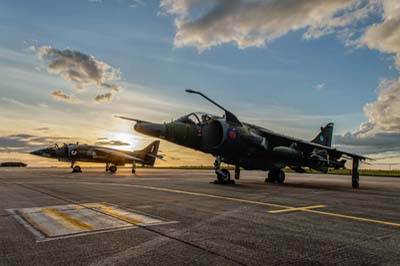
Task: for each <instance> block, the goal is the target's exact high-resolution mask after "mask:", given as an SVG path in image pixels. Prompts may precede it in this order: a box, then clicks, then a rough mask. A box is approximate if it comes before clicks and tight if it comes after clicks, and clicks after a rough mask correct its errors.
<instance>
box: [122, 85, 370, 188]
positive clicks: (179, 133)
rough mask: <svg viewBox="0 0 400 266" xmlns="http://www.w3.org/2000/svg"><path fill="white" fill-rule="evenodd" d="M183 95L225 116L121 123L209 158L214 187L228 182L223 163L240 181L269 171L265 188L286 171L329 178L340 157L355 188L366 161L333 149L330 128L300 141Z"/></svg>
mask: <svg viewBox="0 0 400 266" xmlns="http://www.w3.org/2000/svg"><path fill="white" fill-rule="evenodd" d="M186 92H188V93H192V94H197V95H200V96H202V97H203V98H205V99H206V100H208V101H209V102H211V103H212V104H214V105H216V106H217V107H219V108H220V109H222V110H223V111H224V112H225V114H224V115H223V116H215V115H209V114H205V113H191V114H188V115H185V116H183V117H181V118H179V119H177V120H175V121H172V122H169V123H163V124H157V123H151V122H147V121H142V120H138V119H133V118H128V117H120V116H119V118H122V119H126V120H131V121H135V122H136V125H135V126H134V129H135V130H136V131H138V132H140V133H142V134H145V135H149V136H153V137H156V138H162V139H165V140H167V141H170V142H173V143H175V144H178V145H182V146H185V147H188V148H192V149H195V150H198V151H202V152H205V153H209V154H212V155H213V156H214V157H215V162H214V168H215V173H216V175H217V179H218V180H217V181H219V182H220V183H227V182H230V181H231V175H230V172H229V171H228V170H227V169H221V163H222V162H223V163H226V164H230V165H234V166H235V179H239V177H240V168H241V167H242V168H244V169H246V170H264V171H269V173H268V177H267V178H266V180H265V182H270V183H274V182H277V183H283V182H284V180H285V172H284V171H282V169H283V168H284V167H290V168H291V169H292V170H294V171H295V172H298V173H304V172H306V170H305V169H304V167H308V168H311V169H315V170H317V171H320V172H323V173H327V172H328V169H329V168H334V169H341V168H344V167H345V163H346V160H345V159H343V157H345V158H346V157H347V158H351V159H352V160H353V166H352V186H353V188H358V187H359V172H358V167H359V162H360V161H361V160H366V159H367V158H366V157H364V156H361V155H357V154H353V153H349V152H345V151H341V150H337V149H336V148H332V147H331V144H332V134H333V123H329V124H327V125H326V126H325V127H321V132H320V133H319V134H318V135H317V136H316V137H315V138H314V139H313V140H311V141H306V140H301V139H297V138H293V137H289V136H285V135H282V134H279V133H275V132H273V131H271V130H269V129H266V128H262V127H259V126H256V125H252V124H249V123H246V122H243V121H240V120H239V119H238V118H237V117H236V115H234V114H233V113H232V112H230V111H228V110H227V109H225V108H224V107H222V106H221V105H219V104H218V103H216V102H215V101H213V100H212V99H210V98H208V97H207V96H205V95H204V94H203V93H201V92H198V91H194V90H186Z"/></svg>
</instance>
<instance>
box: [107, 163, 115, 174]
mask: <svg viewBox="0 0 400 266" xmlns="http://www.w3.org/2000/svg"><path fill="white" fill-rule="evenodd" d="M106 172H110V173H112V174H114V173H116V172H117V166H116V165H111V166H110V163H106Z"/></svg>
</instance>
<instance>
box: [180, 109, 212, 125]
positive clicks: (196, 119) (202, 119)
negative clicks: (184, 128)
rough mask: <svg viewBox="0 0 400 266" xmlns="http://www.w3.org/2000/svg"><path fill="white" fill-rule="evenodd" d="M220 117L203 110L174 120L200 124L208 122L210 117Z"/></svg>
mask: <svg viewBox="0 0 400 266" xmlns="http://www.w3.org/2000/svg"><path fill="white" fill-rule="evenodd" d="M215 118H220V117H218V116H216V115H211V114H207V113H203V112H195V113H190V114H188V115H185V116H182V117H180V118H178V119H176V120H175V121H176V122H182V123H185V124H194V125H202V124H206V123H208V121H209V120H210V119H215Z"/></svg>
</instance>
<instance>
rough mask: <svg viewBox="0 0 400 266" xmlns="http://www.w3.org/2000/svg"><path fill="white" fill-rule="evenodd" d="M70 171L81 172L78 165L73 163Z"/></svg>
mask: <svg viewBox="0 0 400 266" xmlns="http://www.w3.org/2000/svg"><path fill="white" fill-rule="evenodd" d="M72 173H82V169H81V167H80V166H79V165H75V166H74V168H72Z"/></svg>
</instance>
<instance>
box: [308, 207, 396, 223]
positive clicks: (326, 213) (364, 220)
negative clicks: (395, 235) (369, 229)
mask: <svg viewBox="0 0 400 266" xmlns="http://www.w3.org/2000/svg"><path fill="white" fill-rule="evenodd" d="M303 211H304V212H311V213H316V214H322V215H328V216H335V217H341V218H346V219H352V220H357V221H363V222H370V223H376V224H385V225H391V226H396V227H400V223H393V222H386V221H381V220H374V219H368V218H362V217H357V216H351V215H344V214H338V213H332V212H324V211H317V210H303Z"/></svg>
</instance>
